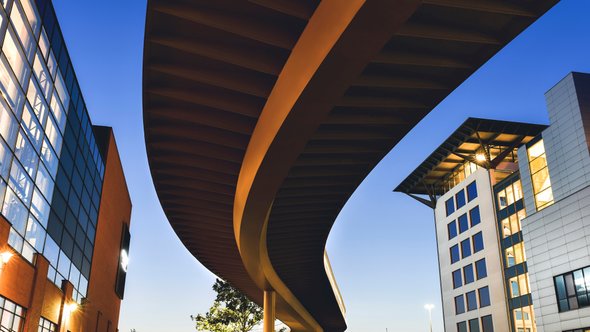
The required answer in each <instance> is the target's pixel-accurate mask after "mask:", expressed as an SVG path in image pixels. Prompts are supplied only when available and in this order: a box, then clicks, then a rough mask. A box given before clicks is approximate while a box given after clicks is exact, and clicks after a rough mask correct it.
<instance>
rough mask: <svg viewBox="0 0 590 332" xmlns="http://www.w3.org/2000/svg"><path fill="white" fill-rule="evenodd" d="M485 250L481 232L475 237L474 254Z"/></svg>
mask: <svg viewBox="0 0 590 332" xmlns="http://www.w3.org/2000/svg"><path fill="white" fill-rule="evenodd" d="M482 250H483V235H482V234H481V232H479V233H477V234H475V235H474V236H473V252H474V253H475V252H479V251H482Z"/></svg>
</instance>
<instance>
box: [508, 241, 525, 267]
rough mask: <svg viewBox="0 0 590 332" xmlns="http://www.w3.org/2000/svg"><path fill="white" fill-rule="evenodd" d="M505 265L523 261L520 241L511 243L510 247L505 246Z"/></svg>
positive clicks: (509, 265)
mask: <svg viewBox="0 0 590 332" xmlns="http://www.w3.org/2000/svg"><path fill="white" fill-rule="evenodd" d="M505 255H506V267H511V266H514V265H516V264H520V263H522V262H524V261H525V259H526V258H525V255H524V248H523V246H522V242H520V243H517V244H515V245H513V246H512V247H509V248H506V250H505Z"/></svg>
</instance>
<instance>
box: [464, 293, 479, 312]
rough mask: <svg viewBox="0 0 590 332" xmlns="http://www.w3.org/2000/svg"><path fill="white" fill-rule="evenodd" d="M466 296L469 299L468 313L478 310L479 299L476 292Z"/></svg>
mask: <svg viewBox="0 0 590 332" xmlns="http://www.w3.org/2000/svg"><path fill="white" fill-rule="evenodd" d="M465 296H466V297H467V311H471V310H475V309H477V297H476V295H475V291H471V292H468V293H467V294H465Z"/></svg>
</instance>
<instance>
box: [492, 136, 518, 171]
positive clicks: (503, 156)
mask: <svg viewBox="0 0 590 332" xmlns="http://www.w3.org/2000/svg"><path fill="white" fill-rule="evenodd" d="M524 138H525V136H524V135H521V136H518V138H517V139H515V140H514V141H512V143H511V144H510V146H508V147H507V148H506V149H505V150H503V151H502V152H500V154H498V155H497V156H496V158H494V159H493V160H492V161H490V167H491V168H496V167H498V165H499V164H500V163H501V162H502V161H504V159H506V157H508V154H510V153H511V152H512V151H514V148H516V147H517V146H518V145H519V144H520V143H522V140H523V139H524Z"/></svg>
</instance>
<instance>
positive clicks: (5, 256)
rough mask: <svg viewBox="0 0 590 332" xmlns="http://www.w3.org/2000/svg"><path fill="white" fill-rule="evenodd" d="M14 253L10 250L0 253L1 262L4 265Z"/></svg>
mask: <svg viewBox="0 0 590 332" xmlns="http://www.w3.org/2000/svg"><path fill="white" fill-rule="evenodd" d="M12 255H13V253H12V252H10V251H5V252H3V253H1V254H0V263H1V264H2V265H4V264H6V263H8V261H9V260H10V258H12Z"/></svg>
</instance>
